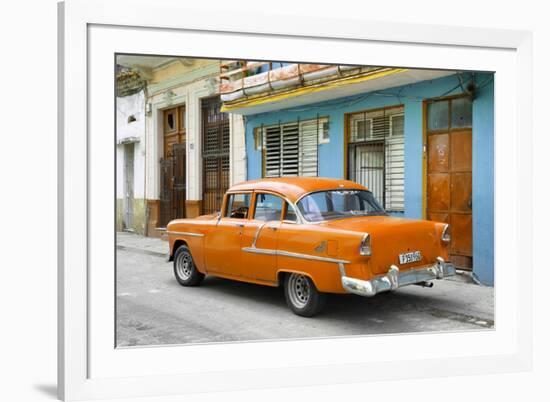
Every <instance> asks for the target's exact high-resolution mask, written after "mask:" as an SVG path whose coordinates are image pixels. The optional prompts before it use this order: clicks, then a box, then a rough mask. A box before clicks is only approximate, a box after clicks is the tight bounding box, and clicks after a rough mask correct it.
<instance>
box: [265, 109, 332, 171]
mask: <svg viewBox="0 0 550 402" xmlns="http://www.w3.org/2000/svg"><path fill="white" fill-rule="evenodd" d="M327 123H328V119H327V118H326V117H323V118H319V119H312V120H304V121H301V122H295V123H285V124H280V125H276V126H269V127H263V128H262V130H263V144H264V177H282V176H317V170H318V160H319V152H318V148H319V136H320V135H322V133H323V129H324V125H325V124H327Z"/></svg>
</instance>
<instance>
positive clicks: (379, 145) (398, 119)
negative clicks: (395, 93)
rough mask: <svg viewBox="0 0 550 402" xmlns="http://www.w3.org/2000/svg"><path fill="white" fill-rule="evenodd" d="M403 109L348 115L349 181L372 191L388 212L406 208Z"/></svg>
mask: <svg viewBox="0 0 550 402" xmlns="http://www.w3.org/2000/svg"><path fill="white" fill-rule="evenodd" d="M404 134H405V133H404V108H403V107H392V108H386V109H377V110H373V111H368V110H367V111H363V112H360V113H354V114H352V115H350V119H349V145H348V164H349V174H348V175H349V178H350V179H351V180H353V181H356V182H358V183H360V184H363V185H364V186H367V187H368V188H369V190H371V191H372V193H373V194H374V196H375V197H376V198H377V199H378V201H379V202H380V203H381V204H382V205H383V206H384V208H385V209H386V210H388V211H404V209H405V188H404V187H405V141H404V139H405V135H404Z"/></svg>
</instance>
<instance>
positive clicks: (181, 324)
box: [116, 245, 494, 347]
mask: <svg viewBox="0 0 550 402" xmlns="http://www.w3.org/2000/svg"><path fill="white" fill-rule="evenodd" d="M493 290H494V289H493V288H491V287H485V286H478V285H474V284H469V283H464V282H461V281H456V280H454V281H453V280H441V281H436V282H435V285H434V287H433V288H423V287H419V286H408V287H404V288H401V289H398V290H397V291H394V292H391V293H385V294H384V293H383V294H379V295H377V296H375V297H373V298H364V297H360V296H355V295H330V296H329V298H328V302H327V306H326V308H325V310H324V311H323V312H322V313H321V314H320V315H319V316H316V317H313V318H303V317H299V316H296V315H294V314H293V313H292V312H291V311H290V310H289V309H288V308H287V306H286V304H285V300H284V295H283V292H282V288H272V287H267V286H259V285H253V284H247V283H242V282H236V281H229V280H226V279H220V278H215V277H206V278H205V280H204V281H203V282H202V284H201V285H200V286H198V287H191V288H189V287H188V288H186V287H182V286H180V285H179V284H178V283H177V282H176V280H175V278H174V275H173V271H172V263H170V262H167V261H166V257H165V256H162V255H161V254H160V253H158V252H155V251H151V250H147V249H145V250H143V249H141V250H140V249H137V248H133V247H124V246H120V245H119V247H118V249H117V295H116V301H117V334H116V336H117V346H119V347H125V346H136V345H140V346H141V345H163V344H187V343H206V342H232V341H253V340H268V339H270V340H273V339H289V338H314V337H332V336H350V335H368V334H393V333H412V332H424V331H429V332H440V331H471V330H475V331H486V330H491V329H492V328H493V327H494V322H493V317H494V314H493V310H494V303H493Z"/></svg>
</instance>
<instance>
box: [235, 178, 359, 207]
mask: <svg viewBox="0 0 550 402" xmlns="http://www.w3.org/2000/svg"><path fill="white" fill-rule="evenodd" d="M344 188H345V189H358V190H367V188H366V187H365V186H362V185H361V184H358V183H355V182H353V181H350V180H344V179H331V178H326V177H278V178H269V179H258V180H249V181H245V182H242V183H238V184H235V185H234V186H232V187H231V188H230V189H229V190H228V191H231V192H235V191H271V192H275V193H279V194H281V195H283V196H285V197H286V198H288V199H289V200H290V201H292V202H296V201H297V200H298V199H299V198H300V197H302V196H303V195H305V194H307V193H311V192H314V191H323V190H335V189H344Z"/></svg>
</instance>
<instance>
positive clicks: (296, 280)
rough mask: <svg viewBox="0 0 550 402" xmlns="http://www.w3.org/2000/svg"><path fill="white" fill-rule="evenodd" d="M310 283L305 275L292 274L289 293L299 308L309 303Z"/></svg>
mask: <svg viewBox="0 0 550 402" xmlns="http://www.w3.org/2000/svg"><path fill="white" fill-rule="evenodd" d="M310 290H311V289H310V285H309V281H308V280H307V277H305V276H304V275H298V274H292V275H290V278H289V280H288V295H289V297H290V301H291V302H292V304H294V305H295V306H296V307H298V308H303V307H305V306H306V305H307V302H308V301H309V296H310Z"/></svg>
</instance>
